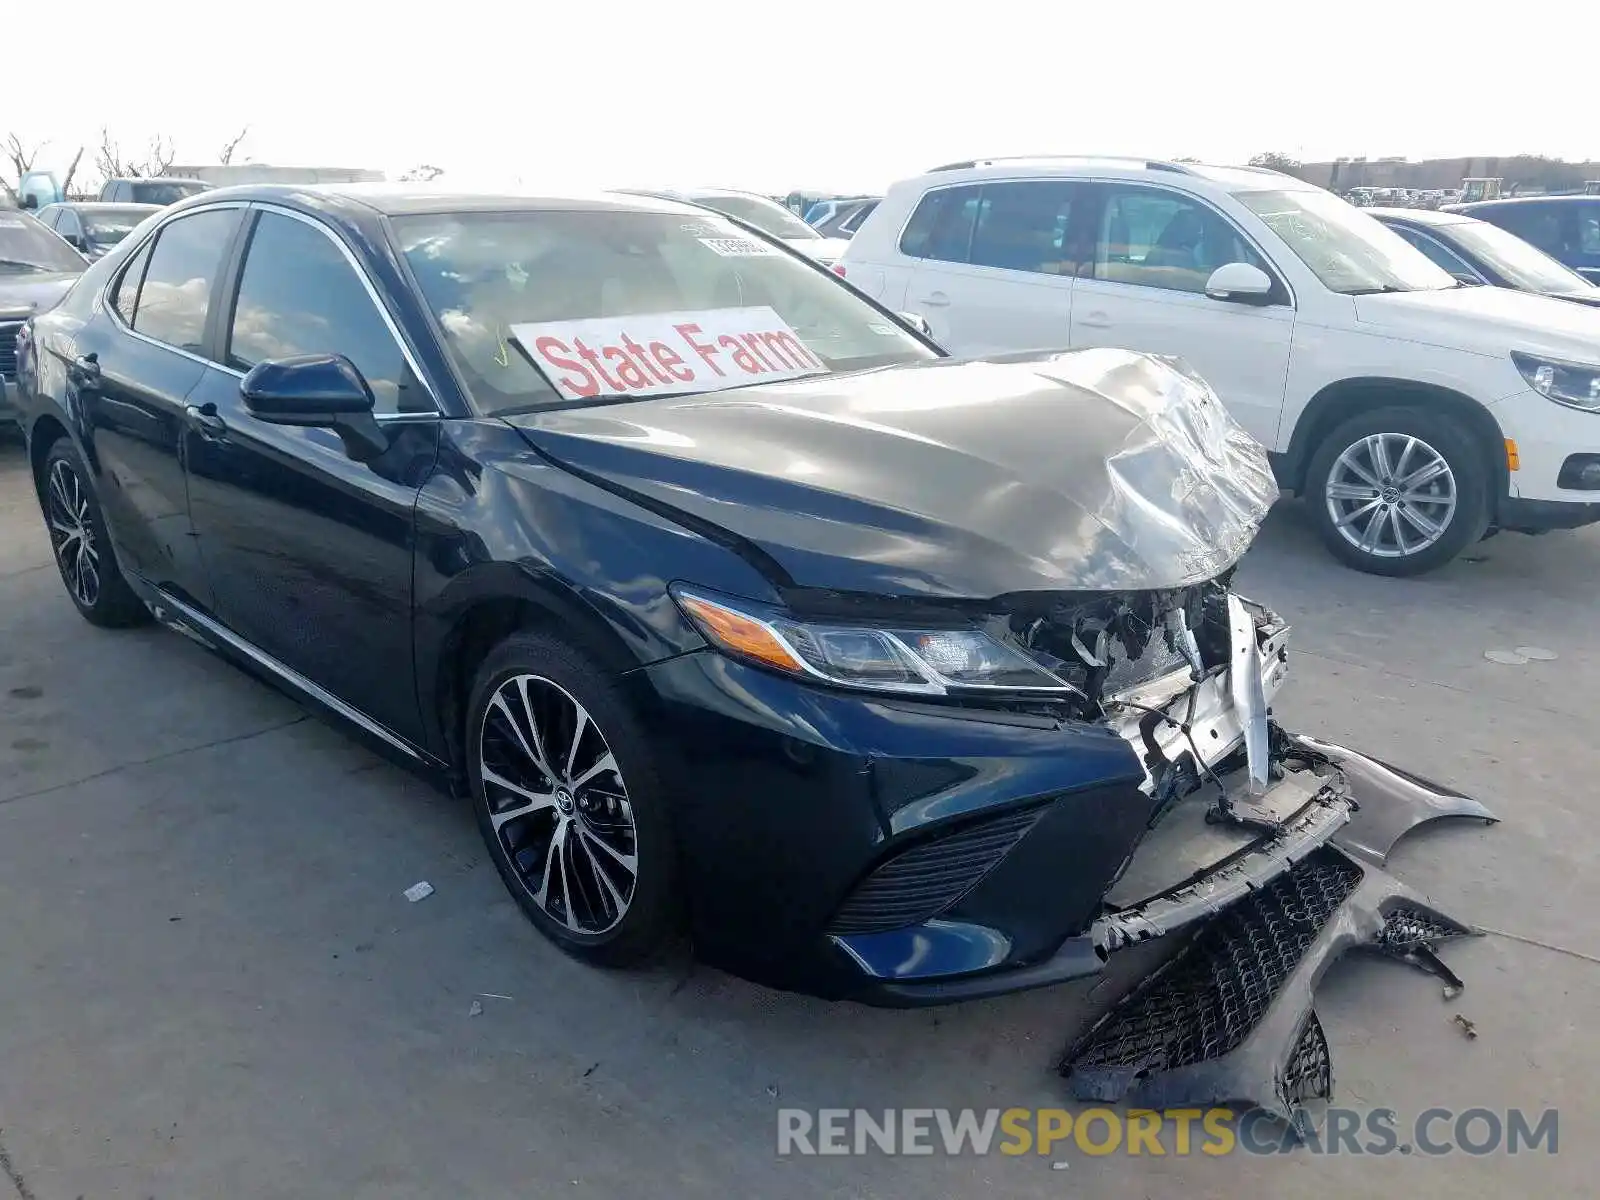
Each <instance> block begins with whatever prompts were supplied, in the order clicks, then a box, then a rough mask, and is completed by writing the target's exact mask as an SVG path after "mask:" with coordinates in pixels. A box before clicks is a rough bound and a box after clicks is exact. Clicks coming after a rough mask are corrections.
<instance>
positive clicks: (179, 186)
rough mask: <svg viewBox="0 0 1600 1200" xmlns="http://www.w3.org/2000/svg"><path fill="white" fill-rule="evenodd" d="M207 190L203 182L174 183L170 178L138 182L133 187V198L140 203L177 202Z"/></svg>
mask: <svg viewBox="0 0 1600 1200" xmlns="http://www.w3.org/2000/svg"><path fill="white" fill-rule="evenodd" d="M205 190H206V185H205V184H203V183H173V182H171V181H169V180H153V181H151V182H149V183H136V184H134V185H133V188H132V191H133V198H134V199H135V200H136V201H138V202H139V203H140V204H176V203H177V202H178V201H179V200H187V199H188V198H189V197H190V196H198V195H199V194H200V193H201V192H203V191H205Z"/></svg>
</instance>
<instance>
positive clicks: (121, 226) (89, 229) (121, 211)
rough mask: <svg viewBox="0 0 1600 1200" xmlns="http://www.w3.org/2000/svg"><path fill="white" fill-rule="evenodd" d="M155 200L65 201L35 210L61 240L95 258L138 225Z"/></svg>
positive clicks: (156, 208) (157, 207)
mask: <svg viewBox="0 0 1600 1200" xmlns="http://www.w3.org/2000/svg"><path fill="white" fill-rule="evenodd" d="M161 207H162V206H161V205H159V204H100V203H93V202H90V203H79V202H76V201H74V202H68V203H64V204H47V205H46V206H45V207H44V208H41V209H40V210H39V222H40V224H42V225H45V226H47V227H49V228H50V229H53V230H55V231H56V232H57V233H59V234H60V235H61V237H62V238H63V240H65V241H66V242H68V243H69V244H71V245H72V247H73V248H74V249H76V250H78V251H79V252H81V253H82V254H85V255H87V256H88V257H89V258H91V259H94V258H99V257H100V256H101V255H102V254H104V253H105V252H106V251H108V250H110V249H111V247H113V246H115V245H116V244H117V243H118V242H120V241H121V240H122V239H123V238H125V237H127V236H128V235H129V234H130V233H132V232H133V231H134V229H135V228H137V227H138V225H139V222H141V221H143V220H144V219H145V218H146V217H148V216H149V215H150V214H151V213H157V212H160V211H161Z"/></svg>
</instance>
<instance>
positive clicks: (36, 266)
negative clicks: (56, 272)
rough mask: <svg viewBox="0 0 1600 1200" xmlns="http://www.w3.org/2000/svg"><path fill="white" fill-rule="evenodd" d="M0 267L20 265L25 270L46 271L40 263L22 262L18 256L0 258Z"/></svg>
mask: <svg viewBox="0 0 1600 1200" xmlns="http://www.w3.org/2000/svg"><path fill="white" fill-rule="evenodd" d="M0 267H21V268H22V269H23V270H25V271H48V270H49V269H50V268H49V267H47V266H45V265H43V264H42V263H35V262H23V261H22V260H21V259H20V258H0Z"/></svg>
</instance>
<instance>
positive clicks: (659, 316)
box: [511, 305, 828, 400]
mask: <svg viewBox="0 0 1600 1200" xmlns="http://www.w3.org/2000/svg"><path fill="white" fill-rule="evenodd" d="M511 336H512V337H514V338H516V340H517V343H518V344H519V345H520V346H521V347H522V348H523V350H525V351H526V352H527V354H528V356H529V357H530V358H531V359H532V360H533V362H534V365H535V366H537V367H538V368H539V369H540V370H541V371H543V372H544V373H545V375H546V376H547V377H548V378H549V380H550V382H551V383H552V384H554V385H555V388H556V390H557V391H558V392H560V393H561V394H562V395H563V396H565V397H566V398H567V399H569V400H585V399H589V398H591V397H594V396H627V395H635V396H670V395H672V394H674V393H677V392H710V391H716V390H717V389H718V388H726V387H739V386H742V385H744V384H748V383H768V382H772V381H775V380H779V379H797V378H799V377H800V376H802V375H818V374H824V373H826V372H827V370H828V367H827V365H826V364H825V363H824V362H823V361H822V360H821V359H820V358H818V357H817V356H816V355H815V354H813V353H811V351H809V350H807V349H806V347H805V343H804V342H802V341H801V340H800V338H799V336H798V335H797V334H796V333H795V331H794V330H793V329H791V328H789V326H788V325H787V324H786V323H785V322H784V320H783V318H782V317H780V316H779V315H778V314H777V313H775V312H774V311H773V310H772V309H771V308H769V307H767V306H766V305H761V306H759V307H754V308H713V309H705V310H702V311H699V312H675V313H645V314H641V315H639V316H631V317H593V318H590V319H588V320H583V321H543V322H540V323H538V324H533V325H513V326H511Z"/></svg>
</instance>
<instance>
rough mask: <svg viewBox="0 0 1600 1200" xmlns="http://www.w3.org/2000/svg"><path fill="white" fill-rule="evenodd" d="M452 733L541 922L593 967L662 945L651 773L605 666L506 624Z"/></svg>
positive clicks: (670, 902) (508, 869)
mask: <svg viewBox="0 0 1600 1200" xmlns="http://www.w3.org/2000/svg"><path fill="white" fill-rule="evenodd" d="M465 743H466V754H467V771H468V776H469V778H470V780H471V784H472V796H473V804H474V808H475V809H476V813H477V818H478V828H479V830H480V831H481V832H482V834H483V838H484V842H485V844H486V845H487V846H488V849H489V855H490V857H491V858H493V859H494V864H495V867H496V869H497V870H499V872H500V877H501V879H502V880H504V881H505V885H506V887H507V888H509V889H510V891H511V894H512V896H513V897H514V898H515V899H516V901H517V903H518V904H519V905H520V906H521V908H522V910H523V912H524V913H526V914H527V916H528V918H529V919H530V920H531V921H532V922H533V923H534V924H535V925H536V926H538V928H539V930H540V932H542V933H543V934H544V935H545V936H546V937H548V938H549V939H550V940H551V941H553V942H555V943H556V945H558V946H560V947H561V949H563V950H565V951H566V952H567V953H568V954H571V955H572V956H573V957H575V958H578V959H580V960H582V961H585V962H588V963H591V964H594V965H598V966H610V967H622V966H635V965H638V964H641V963H644V962H648V961H650V960H651V959H653V958H656V957H658V956H659V955H660V954H661V953H663V952H664V951H665V950H667V949H668V948H669V947H670V946H671V945H672V943H673V942H674V941H675V939H676V935H677V932H678V925H679V911H680V909H679V902H678V893H677V848H676V844H675V842H674V839H673V834H672V827H671V822H670V820H669V817H668V811H667V805H666V793H665V788H664V786H663V783H662V774H663V773H662V770H661V764H660V761H659V755H658V752H657V751H656V749H655V747H654V745H653V744H652V742H651V741H650V739H649V738H648V737H647V736H646V734H645V732H644V730H643V728H642V727H641V725H640V723H639V721H638V719H637V718H636V717H635V715H634V713H633V710H632V708H631V706H630V705H629V703H628V700H627V698H626V697H625V696H624V694H623V692H622V690H621V689H620V688H619V687H618V686H617V685H616V684H615V683H614V682H613V680H612V679H611V677H610V675H609V674H608V673H607V672H606V671H605V670H604V669H603V668H602V667H600V666H599V665H598V664H597V663H595V662H594V661H593V660H592V659H590V658H589V657H588V656H587V655H585V654H583V653H581V652H580V651H578V650H576V649H574V648H573V647H572V646H569V645H567V644H566V643H565V642H562V641H560V640H559V639H557V638H554V637H552V636H550V635H548V634H545V633H534V632H521V633H515V634H512V635H511V636H510V637H508V638H506V640H505V641H503V642H501V643H500V645H498V646H497V647H495V649H494V650H492V651H491V652H490V653H489V656H488V657H487V658H486V659H485V660H484V663H483V666H482V667H481V668H480V669H479V671H478V677H477V681H476V683H475V684H474V686H473V689H472V699H471V702H470V705H469V707H468V713H467V727H466V738H465Z"/></svg>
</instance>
